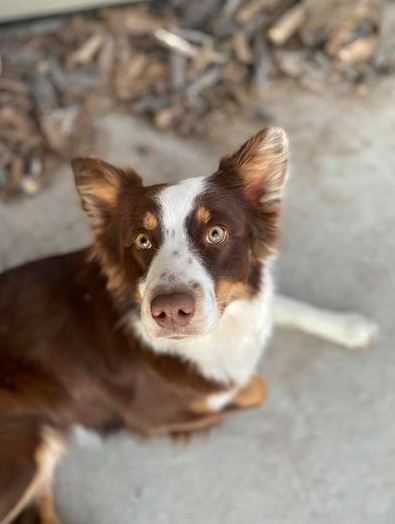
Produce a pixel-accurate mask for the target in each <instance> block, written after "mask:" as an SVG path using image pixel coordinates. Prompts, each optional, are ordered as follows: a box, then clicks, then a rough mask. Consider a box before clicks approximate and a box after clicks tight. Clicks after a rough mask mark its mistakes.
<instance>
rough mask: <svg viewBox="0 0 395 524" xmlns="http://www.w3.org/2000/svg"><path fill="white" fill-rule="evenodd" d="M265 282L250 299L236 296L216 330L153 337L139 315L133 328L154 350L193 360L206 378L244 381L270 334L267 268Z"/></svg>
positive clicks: (270, 292) (248, 376)
mask: <svg viewBox="0 0 395 524" xmlns="http://www.w3.org/2000/svg"><path fill="white" fill-rule="evenodd" d="M264 281H265V286H264V288H263V290H262V291H261V292H260V293H259V294H258V295H257V296H256V297H254V298H253V299H252V300H237V301H235V302H232V303H231V304H230V305H229V306H228V307H227V308H226V309H225V311H224V313H223V315H222V317H221V318H220V320H219V322H218V324H217V327H216V328H215V330H213V331H211V332H210V333H208V334H206V335H203V336H195V337H191V338H187V339H184V340H170V339H165V338H163V339H160V338H159V339H153V338H151V337H149V335H148V334H147V331H146V330H145V329H144V324H143V322H142V321H141V320H140V319H138V320H137V319H136V320H135V321H134V328H135V330H136V332H137V333H138V334H139V335H140V337H141V338H142V339H143V340H144V342H145V343H147V344H148V345H149V346H150V347H151V348H152V349H153V350H154V351H157V352H158V353H169V354H174V355H178V356H181V357H182V358H184V359H185V360H189V361H190V362H193V363H194V364H195V365H196V366H197V367H198V369H199V371H200V372H201V373H202V374H203V375H204V376H205V377H206V378H209V379H214V380H217V381H220V382H224V383H231V382H232V383H234V384H236V385H237V386H243V385H245V384H246V383H247V382H248V380H249V379H250V378H251V375H252V374H253V372H254V369H255V367H256V365H257V362H258V360H259V358H260V356H261V355H262V353H263V350H264V347H265V344H266V342H267V340H268V338H269V336H270V334H271V330H272V318H271V310H272V308H271V303H272V296H273V285H272V279H271V276H270V271H269V270H267V271H266V272H265V275H264Z"/></svg>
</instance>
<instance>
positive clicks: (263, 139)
mask: <svg viewBox="0 0 395 524" xmlns="http://www.w3.org/2000/svg"><path fill="white" fill-rule="evenodd" d="M287 165H288V139H287V135H286V133H285V131H284V130H283V129H281V128H279V127H269V128H266V129H262V130H261V131H259V132H258V133H257V134H256V135H255V136H253V137H252V138H250V139H249V140H247V142H245V143H244V144H243V145H242V146H241V147H240V149H239V150H238V151H236V153H234V154H233V155H231V156H228V157H225V158H223V159H222V160H221V163H220V171H221V172H224V174H225V175H226V172H229V171H230V172H231V173H232V174H236V175H237V179H238V180H237V184H239V183H241V186H242V189H243V191H244V194H245V196H246V198H247V199H248V200H249V201H250V202H251V203H253V204H256V205H269V206H271V205H273V204H276V203H278V202H279V201H280V200H281V198H282V195H283V192H284V187H285V183H286V180H287Z"/></svg>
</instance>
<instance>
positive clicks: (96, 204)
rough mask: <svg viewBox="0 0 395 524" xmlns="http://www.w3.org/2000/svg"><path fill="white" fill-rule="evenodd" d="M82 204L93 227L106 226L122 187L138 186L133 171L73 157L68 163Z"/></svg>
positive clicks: (93, 160) (99, 161)
mask: <svg viewBox="0 0 395 524" xmlns="http://www.w3.org/2000/svg"><path fill="white" fill-rule="evenodd" d="M71 166H72V169H73V172H74V178H75V184H76V187H77V190H78V192H79V195H80V198H81V203H82V207H83V209H84V210H85V212H86V213H87V215H88V217H89V219H90V221H91V224H92V226H93V227H94V228H98V227H99V228H100V227H103V226H105V225H106V224H107V223H108V221H109V220H110V219H111V217H112V216H113V213H114V211H115V210H116V207H117V203H118V197H119V193H120V191H121V189H122V187H125V186H130V185H135V186H141V184H142V182H141V178H140V177H139V176H138V175H137V174H136V173H135V172H134V171H133V170H127V171H125V170H122V169H119V168H117V167H114V166H113V165H111V164H108V163H107V162H103V161H102V160H98V159H95V158H75V159H74V160H72V162H71Z"/></svg>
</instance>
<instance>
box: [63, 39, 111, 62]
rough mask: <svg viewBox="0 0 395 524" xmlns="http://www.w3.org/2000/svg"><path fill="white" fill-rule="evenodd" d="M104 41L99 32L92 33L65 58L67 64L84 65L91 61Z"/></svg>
mask: <svg viewBox="0 0 395 524" xmlns="http://www.w3.org/2000/svg"><path fill="white" fill-rule="evenodd" d="M103 42H104V36H103V35H101V34H96V35H92V36H91V37H90V38H88V40H86V42H84V44H83V45H82V46H81V47H80V48H79V49H77V50H76V51H74V53H72V54H71V55H70V56H69V57H68V60H67V63H68V65H69V66H71V67H72V66H76V65H84V64H87V63H89V62H91V61H92V60H93V59H94V57H95V56H96V54H97V53H98V52H99V50H100V48H101V46H102V45H103Z"/></svg>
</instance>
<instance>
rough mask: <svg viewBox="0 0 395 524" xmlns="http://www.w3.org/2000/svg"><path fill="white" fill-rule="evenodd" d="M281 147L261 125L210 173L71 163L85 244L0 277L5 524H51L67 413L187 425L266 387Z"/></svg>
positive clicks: (157, 426) (122, 423)
mask: <svg viewBox="0 0 395 524" xmlns="http://www.w3.org/2000/svg"><path fill="white" fill-rule="evenodd" d="M287 158H288V146H287V139H286V135H285V133H284V132H283V131H282V130H281V129H277V128H270V129H265V130H263V131H261V132H259V133H258V134H257V135H256V136H254V137H253V138H252V139H250V140H249V141H248V142H246V143H245V144H244V145H243V146H242V147H241V148H240V149H239V150H238V151H237V152H236V153H235V154H233V155H231V156H229V157H226V158H224V159H223V160H222V161H221V163H220V166H219V169H218V170H217V172H216V173H214V174H213V175H209V176H207V177H205V178H192V179H187V180H184V181H183V182H181V183H179V184H176V185H172V186H166V185H157V186H151V187H144V186H143V184H142V181H141V179H140V177H139V176H138V175H137V174H136V173H135V172H134V171H132V170H121V169H118V168H116V167H114V166H112V165H109V164H107V163H105V162H102V161H99V160H94V159H78V160H75V161H74V162H73V170H74V174H75V179H76V185H77V188H78V191H79V194H80V196H81V201H82V206H83V208H84V209H85V211H86V213H87V215H88V218H89V221H90V223H91V225H92V228H93V231H94V235H95V242H94V245H93V247H92V248H90V249H87V250H83V251H80V252H75V253H71V254H68V255H64V256H57V257H53V258H49V259H45V260H40V261H38V262H33V263H30V264H27V265H24V266H22V267H19V268H17V269H14V270H12V271H9V272H7V273H5V274H3V275H2V276H0V290H1V293H0V369H1V373H0V465H1V468H0V522H1V523H2V524H9V523H11V522H14V521H19V522H22V520H20V519H24V520H23V522H41V523H46V524H50V523H51V524H55V523H56V522H57V518H56V515H55V512H54V509H53V504H52V498H51V480H52V475H53V470H54V467H55V464H56V462H57V461H58V460H59V458H60V457H61V455H62V453H63V450H64V448H65V446H66V445H67V440H68V438H69V435H70V433H71V431H72V428H73V427H75V426H76V425H78V426H83V427H84V428H87V429H90V430H95V431H99V432H102V433H106V432H108V431H113V430H115V429H119V428H126V429H128V430H130V431H133V432H135V433H137V434H140V435H159V434H177V433H185V432H186V433H188V432H192V431H197V430H201V429H206V428H209V427H211V426H213V425H215V424H218V423H219V422H220V421H221V420H222V417H223V414H224V413H225V412H228V411H231V408H235V409H237V408H246V407H252V406H255V405H259V404H260V403H261V402H262V401H263V400H264V398H265V394H266V390H265V384H264V382H263V380H262V379H260V378H259V377H257V376H255V375H254V370H255V368H256V365H257V362H258V360H259V358H260V356H261V354H262V351H263V349H264V347H265V344H266V341H267V339H268V337H269V335H270V332H271V327H272V320H271V316H272V297H273V284H272V276H271V266H272V263H273V260H274V257H275V253H276V248H277V243H278V229H279V218H280V210H281V205H282V200H283V193H284V187H285V183H286V179H287ZM218 228H219V229H218ZM218 234H219V235H220V236H221V235H222V237H221V238H220V240H221V241H220V242H217V241H216V239H218V236H217V235H218ZM212 235H213V236H212ZM213 240H214V241H213ZM174 293H178V294H181V295H182V296H184V297H185V295H187V296H188V297H189V298H188V300H189V301H192V302H193V305H194V306H193V312H192V314H191V315H190V312H187V314H186V315H190V316H188V319H187V320H186V321H185V322H184V321H183V322H181V323H180V324H177V325H175V324H172V323H170V324H169V323H167V324H166V323H163V322H162V321H160V319H159V320H156V317H155V315H154V313H153V303H154V300H155V298H156V297H158V296H162V297H163V296H165V298H166V297H168V296H169V295H172V296H173V295H174ZM166 300H167V299H166ZM280 305H281V303H280ZM285 309H286V308H285ZM282 310H284V308H281V307H280V308H277V309H276V308H275V312H276V317H277V318H279V321H280V322H281V320H283V322H287V318H286V314H284V312H283V313H281V311H282ZM313 311H314V310H313ZM183 314H184V313H183ZM319 314H320V315H321V320H322V319H323V320H324V321H325V319H327V318H328V315H329V313H328V314H326V313H325V312H321V313H319ZM319 314H318V315H319ZM293 316H294V315H293ZM295 316H296V318H297V317H298V316H297V314H296V315H295ZM292 318H293V317H292ZM316 318H318V317H316ZM284 319H285V320H284ZM290 320H291V322H292V319H288V323H289V322H290ZM330 320H331V318H330ZM296 323H297V322H296ZM299 324H301V325H302V327H305V326H304V325H303V319H302V320H301V321H300V322H299ZM313 324H314V319H313ZM338 324H339V321H337V324H336V319H335V320H334V319H333V316H332V327H333V326H334V325H335V326H337V325H338ZM310 330H311V331H314V327H313V328H310ZM329 331H330V333H329V337H331V333H332V334H333V330H332V331H331V330H329ZM349 335H352V333H349V334H347V333H346V332H344V333H343V340H344V337H345V336H348V337H349ZM365 335H366V333H365ZM334 337H335V338H336V334H335V335H334ZM337 338H338V340H340V337H339V336H338V337H337ZM15 519H16V520H15Z"/></svg>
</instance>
